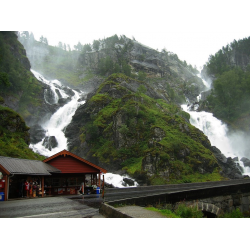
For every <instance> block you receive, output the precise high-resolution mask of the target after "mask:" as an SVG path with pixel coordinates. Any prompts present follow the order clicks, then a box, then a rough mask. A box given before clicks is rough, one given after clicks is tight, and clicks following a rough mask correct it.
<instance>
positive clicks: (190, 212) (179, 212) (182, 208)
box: [146, 203, 203, 218]
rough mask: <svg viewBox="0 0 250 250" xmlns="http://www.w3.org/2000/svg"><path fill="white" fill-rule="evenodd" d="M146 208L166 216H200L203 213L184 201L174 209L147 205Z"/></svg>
mask: <svg viewBox="0 0 250 250" xmlns="http://www.w3.org/2000/svg"><path fill="white" fill-rule="evenodd" d="M146 209H147V210H150V211H156V212H159V213H161V214H162V215H164V216H166V217H167V218H202V217H203V213H202V211H201V210H199V209H198V208H197V207H192V206H187V205H186V204H185V203H181V204H179V205H178V207H177V208H176V209H172V210H171V209H165V208H155V207H147V208H146Z"/></svg>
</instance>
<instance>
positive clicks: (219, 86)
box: [202, 37, 250, 130]
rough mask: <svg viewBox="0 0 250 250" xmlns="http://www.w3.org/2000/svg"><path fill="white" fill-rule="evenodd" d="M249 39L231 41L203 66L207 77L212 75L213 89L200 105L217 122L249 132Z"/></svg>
mask: <svg viewBox="0 0 250 250" xmlns="http://www.w3.org/2000/svg"><path fill="white" fill-rule="evenodd" d="M249 56H250V37H248V38H245V39H242V40H239V41H235V40H234V41H233V42H232V43H231V44H230V45H227V46H226V47H223V48H222V49H221V50H219V51H218V52H217V53H216V54H215V55H211V56H210V57H209V61H208V62H207V64H206V65H205V66H204V69H205V71H206V72H207V74H208V75H209V76H215V77H216V80H214V89H213V90H212V93H211V95H210V96H209V97H208V98H207V101H205V102H204V103H203V104H202V105H203V106H205V107H207V108H208V109H209V110H210V111H212V112H213V113H214V115H215V116H216V117H218V118H220V119H221V120H223V121H225V122H227V123H229V124H231V125H233V126H236V127H238V128H241V129H244V130H248V129H249V118H250V113H249V108H250V101H249V100H250V88H249V86H250V66H249V65H247V59H246V58H249Z"/></svg>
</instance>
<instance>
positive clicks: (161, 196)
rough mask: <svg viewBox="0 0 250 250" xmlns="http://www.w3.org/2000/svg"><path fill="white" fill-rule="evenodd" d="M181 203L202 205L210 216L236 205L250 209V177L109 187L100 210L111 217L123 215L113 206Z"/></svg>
mask: <svg viewBox="0 0 250 250" xmlns="http://www.w3.org/2000/svg"><path fill="white" fill-rule="evenodd" d="M179 202H185V203H186V204H187V205H193V206H198V208H199V209H201V210H202V211H203V212H204V214H206V215H208V216H209V217H217V216H219V215H220V214H221V213H224V212H231V211H233V210H234V209H236V208H239V209H240V210H241V212H247V211H249V210H250V179H243V180H228V181H216V182H202V183H188V184H174V185H159V186H140V187H133V188H109V189H105V191H104V203H103V204H102V205H101V207H100V210H99V211H100V213H101V214H104V215H106V216H109V217H114V216H115V217H119V214H117V213H116V212H117V211H115V208H114V209H113V206H114V205H119V204H123V205H138V206H147V205H156V204H159V203H161V204H171V205H173V206H175V205H176V204H177V203H179ZM112 210H113V211H112ZM114 214H116V215H114ZM121 217H123V216H121Z"/></svg>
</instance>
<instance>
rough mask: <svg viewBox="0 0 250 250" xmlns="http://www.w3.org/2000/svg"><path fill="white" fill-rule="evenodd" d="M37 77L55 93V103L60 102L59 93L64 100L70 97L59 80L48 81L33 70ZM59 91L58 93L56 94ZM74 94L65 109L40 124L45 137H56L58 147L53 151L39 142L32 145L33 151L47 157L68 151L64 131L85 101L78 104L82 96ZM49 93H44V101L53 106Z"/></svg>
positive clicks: (53, 97)
mask: <svg viewBox="0 0 250 250" xmlns="http://www.w3.org/2000/svg"><path fill="white" fill-rule="evenodd" d="M31 71H32V73H33V74H34V75H35V77H36V78H37V79H38V80H40V81H42V82H44V83H45V84H47V85H48V86H49V87H50V90H51V93H53V96H52V100H53V103H57V102H58V100H59V96H58V94H57V92H60V94H61V96H62V97H63V98H67V97H69V95H67V94H66V93H65V91H64V90H63V89H62V88H63V87H64V86H63V85H62V83H61V82H60V81H58V80H53V81H48V80H47V79H45V78H44V77H43V76H42V75H41V74H39V73H38V72H36V71H34V70H31ZM56 90H57V92H56ZM72 91H73V92H74V96H73V97H71V101H70V102H68V103H67V104H65V105H64V106H63V107H61V108H59V109H58V110H57V111H56V112H55V113H54V114H53V115H52V116H51V117H50V119H49V120H47V121H44V123H43V124H40V125H41V126H42V127H43V129H44V130H45V131H46V135H45V136H55V138H56V140H57V143H58V146H57V147H55V148H52V149H51V150H49V149H47V148H45V147H44V146H43V140H42V141H40V142H38V143H37V144H31V145H30V147H31V148H32V149H33V151H35V152H38V153H40V154H42V155H45V156H48V157H49V156H51V155H54V154H56V153H58V152H60V151H62V150H64V149H67V148H68V147H67V138H66V137H65V135H64V129H65V128H66V127H67V126H68V124H69V123H70V122H71V120H72V117H73V115H74V114H75V111H76V109H77V108H78V106H79V105H81V104H83V103H84V101H82V102H78V99H79V98H80V95H79V93H78V92H77V91H75V90H72ZM46 94H47V92H45V93H44V99H45V101H46V102H47V103H49V104H52V102H51V100H48V99H47V96H46Z"/></svg>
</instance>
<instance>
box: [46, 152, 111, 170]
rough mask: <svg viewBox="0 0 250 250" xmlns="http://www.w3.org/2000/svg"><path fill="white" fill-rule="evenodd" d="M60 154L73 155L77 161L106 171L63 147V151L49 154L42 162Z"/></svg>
mask: <svg viewBox="0 0 250 250" xmlns="http://www.w3.org/2000/svg"><path fill="white" fill-rule="evenodd" d="M62 155H63V156H64V157H65V156H67V155H70V156H72V157H74V158H75V159H78V160H79V161H82V162H84V163H86V164H88V165H89V166H92V167H94V168H96V169H98V170H100V171H101V172H102V173H105V174H106V173H107V170H106V169H104V168H101V167H99V166H97V165H95V164H94V163H91V162H89V161H87V160H85V159H83V158H81V157H80V156H77V155H75V154H73V153H71V152H69V151H67V150H65V149H64V150H63V151H61V152H59V153H57V154H55V155H52V156H50V157H49V158H47V159H45V160H43V162H45V163H47V162H49V161H50V160H52V159H54V158H56V157H58V156H62Z"/></svg>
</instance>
